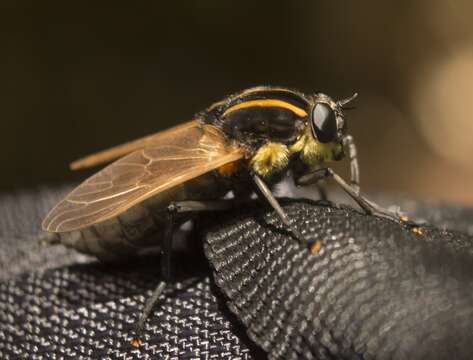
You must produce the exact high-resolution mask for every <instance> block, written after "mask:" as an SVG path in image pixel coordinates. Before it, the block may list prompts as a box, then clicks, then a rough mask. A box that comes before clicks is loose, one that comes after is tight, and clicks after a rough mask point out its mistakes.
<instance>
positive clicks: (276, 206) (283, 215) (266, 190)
mask: <svg viewBox="0 0 473 360" xmlns="http://www.w3.org/2000/svg"><path fill="white" fill-rule="evenodd" d="M252 177H253V181H254V182H255V184H256V186H257V187H258V189H259V190H260V193H261V194H262V195H263V196H264V197H265V199H266V200H267V201H268V202H269V204H270V205H271V207H272V208H273V209H274V210H275V211H276V213H277V214H278V216H279V218H280V219H281V221H282V223H283V224H284V225H285V226H286V227H287V228H289V230H291V232H292V233H293V234H294V235H295V237H296V238H297V239H298V240H300V241H301V242H304V237H303V236H302V234H301V233H300V232H299V231H298V230H297V229H296V228H294V227H293V226H292V225H291V222H290V220H289V217H288V216H287V214H286V213H285V212H284V210H283V209H282V207H281V205H279V202H278V201H277V200H276V198H275V197H274V195H273V193H272V192H271V190H270V189H269V187H268V186H267V185H266V184H265V183H264V181H263V179H261V178H260V177H259V176H258V175H256V174H253V175H252Z"/></svg>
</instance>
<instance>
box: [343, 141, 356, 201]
mask: <svg viewBox="0 0 473 360" xmlns="http://www.w3.org/2000/svg"><path fill="white" fill-rule="evenodd" d="M343 148H344V149H345V151H346V152H347V153H348V159H349V160H350V185H351V187H352V188H353V190H355V191H356V192H357V193H359V192H360V168H359V166H358V152H357V151H356V145H355V141H354V140H353V136H351V135H346V136H345V137H344V138H343Z"/></svg>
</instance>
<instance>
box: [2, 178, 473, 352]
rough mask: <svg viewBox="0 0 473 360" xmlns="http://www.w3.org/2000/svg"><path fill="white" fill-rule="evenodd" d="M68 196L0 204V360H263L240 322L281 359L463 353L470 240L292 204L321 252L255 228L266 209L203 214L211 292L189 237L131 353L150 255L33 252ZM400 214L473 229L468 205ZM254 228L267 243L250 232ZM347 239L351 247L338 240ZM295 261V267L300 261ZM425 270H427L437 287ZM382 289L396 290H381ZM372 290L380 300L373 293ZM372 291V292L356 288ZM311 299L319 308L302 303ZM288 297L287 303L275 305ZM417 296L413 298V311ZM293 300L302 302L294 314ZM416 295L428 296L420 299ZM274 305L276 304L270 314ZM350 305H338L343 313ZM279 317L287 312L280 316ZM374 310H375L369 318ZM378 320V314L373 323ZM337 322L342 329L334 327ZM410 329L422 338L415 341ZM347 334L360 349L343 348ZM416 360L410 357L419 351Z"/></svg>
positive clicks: (38, 195) (6, 198)
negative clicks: (114, 260) (49, 217)
mask: <svg viewBox="0 0 473 360" xmlns="http://www.w3.org/2000/svg"><path fill="white" fill-rule="evenodd" d="M67 190H69V187H61V188H58V189H50V188H42V189H40V190H38V191H23V192H18V193H13V194H4V195H2V196H0V359H49V358H50V359H61V358H63V359H160V358H169V359H185V358H192V359H201V358H202V359H210V358H218V359H221V358H223V359H225V358H227V359H238V358H241V359H255V358H265V355H264V352H263V351H262V350H261V349H260V347H259V346H256V345H255V343H254V342H253V341H251V340H250V339H249V338H248V337H247V335H246V328H245V327H244V326H243V325H242V323H241V322H240V320H242V321H243V323H245V324H246V325H247V326H248V327H249V329H250V334H251V337H252V338H254V339H255V340H256V343H257V344H259V345H260V346H262V347H264V348H265V349H266V350H267V351H269V352H270V354H271V355H272V356H273V357H278V355H281V358H291V357H292V358H294V357H298V356H299V355H304V356H306V357H307V358H311V357H314V354H315V356H319V358H338V357H341V355H342V354H343V356H345V358H350V357H351V358H357V357H358V358H359V357H361V354H363V355H364V356H365V358H380V359H383V358H388V357H387V356H385V354H390V355H391V354H392V353H390V352H388V351H387V352H384V353H382V352H379V350H380V349H384V348H385V347H382V346H380V345H376V344H378V343H379V342H380V341H381V340H382V341H383V344H388V345H390V346H394V345H393V344H395V345H398V344H401V345H402V346H400V345H399V346H400V349H401V351H400V352H399V353H398V357H397V358H402V355H405V354H406V351H407V350H406V349H412V348H413V345H412V344H413V343H415V342H416V341H418V343H419V344H421V345H422V346H421V347H419V348H420V349H426V346H427V345H428V346H432V349H434V350H440V349H441V346H443V345H445V349H448V353H449V354H450V355H451V354H453V351H457V352H459V351H463V350H465V348H466V345H465V339H467V335H468V332H469V334H471V333H472V332H471V328H470V325H469V323H470V322H471V321H468V322H466V321H465V319H467V318H468V317H469V316H470V312H469V309H470V304H471V302H470V295H469V294H470V293H471V291H470V290H469V289H470V288H469V287H470V283H469V279H470V272H471V270H469V269H470V268H471V266H470V263H469V262H470V257H471V250H470V248H471V246H470V237H469V236H467V235H464V234H460V233H451V232H441V231H437V230H431V232H429V233H428V234H429V235H428V236H427V237H426V239H425V240H422V239H419V238H418V237H416V236H412V235H409V236H408V237H407V235H406V234H405V232H404V230H402V229H399V228H398V226H397V225H393V224H390V223H388V222H386V221H385V220H380V219H373V218H371V217H366V216H363V215H359V214H358V213H355V212H353V211H351V210H346V209H338V210H337V209H330V208H326V207H320V206H316V207H314V206H313V205H312V204H307V203H300V204H298V205H294V206H293V205H291V206H290V212H291V214H292V216H293V218H294V216H295V215H297V216H296V217H295V218H296V219H297V222H298V224H299V227H300V228H301V230H302V231H303V232H305V233H307V234H312V235H310V236H311V237H312V236H313V235H314V234H317V235H318V236H319V237H320V240H321V241H322V251H321V253H320V254H319V255H315V256H307V249H306V248H301V247H300V245H299V244H297V243H295V242H294V240H293V239H292V238H290V237H284V236H282V235H281V234H280V233H279V232H278V231H276V230H273V229H272V228H268V226H267V225H266V223H273V224H277V223H278V222H277V220H276V219H275V218H274V215H272V213H271V212H268V213H269V215H266V217H265V216H263V215H261V214H260V213H259V212H260V211H261V212H265V211H268V210H267V209H260V210H258V211H257V216H256V220H251V214H252V211H255V210H254V209H253V210H252V209H245V211H243V210H240V211H239V214H229V215H225V216H223V215H222V216H212V217H211V218H212V219H215V220H217V222H218V225H216V224H215V222H214V223H213V224H209V225H208V228H207V229H213V230H211V232H210V233H209V235H208V237H207V240H206V241H207V243H208V245H207V246H208V249H207V253H208V256H209V259H210V260H211V264H212V265H214V266H216V270H214V271H215V278H216V280H217V282H218V284H219V285H220V286H221V287H222V289H223V292H222V291H221V290H220V288H219V287H217V286H216V285H214V284H215V280H214V278H213V277H212V276H211V273H212V269H211V267H210V266H209V262H208V261H207V259H206V258H205V257H204V252H203V251H202V241H200V240H199V239H191V241H190V243H191V244H192V246H191V249H189V250H185V249H184V250H183V251H182V252H180V253H178V254H176V255H175V258H174V259H175V266H176V268H177V269H176V270H177V282H176V283H175V284H174V285H172V286H169V287H168V288H167V289H166V291H165V294H164V296H163V299H162V302H161V304H160V305H158V306H157V307H156V308H155V309H154V312H153V314H152V316H151V317H150V319H149V321H148V322H147V324H146V327H145V331H144V334H143V338H142V340H143V344H142V346H141V347H140V348H139V349H136V348H133V347H131V346H130V344H129V341H130V340H131V338H132V336H133V335H134V334H133V325H134V322H135V321H136V318H137V316H138V314H139V311H140V310H141V308H142V307H143V305H144V301H145V300H146V299H147V298H148V297H149V295H150V293H151V291H152V289H154V287H155V286H156V285H157V283H158V281H159V279H160V274H159V258H158V257H153V256H151V257H143V258H139V259H135V260H133V261H129V262H128V263H126V264H125V263H123V264H100V263H98V262H97V261H96V260H95V259H93V258H90V257H87V256H84V255H80V254H78V253H77V252H75V251H73V250H68V249H65V248H63V247H50V248H44V247H41V246H40V245H39V244H38V243H37V241H35V238H36V237H37V234H38V231H39V224H40V222H41V219H42V218H43V216H44V215H45V213H46V212H47V210H49V209H50V208H51V206H53V205H54V203H55V202H56V201H57V200H58V199H59V198H61V197H62V195H63V194H64V193H65V192H66V191H67ZM402 205H403V207H404V208H406V209H407V210H408V211H409V212H411V213H415V214H417V215H418V216H421V217H423V218H426V219H427V220H429V221H433V222H434V223H435V224H437V225H438V226H439V227H440V228H443V227H447V228H455V229H457V230H458V231H461V232H463V233H465V234H466V233H468V232H470V233H471V232H472V229H471V222H470V219H471V218H472V217H471V215H473V212H472V211H471V210H469V209H460V208H456V207H448V208H444V207H432V206H419V205H418V204H417V203H415V202H405V203H403V204H402ZM248 217H249V218H248ZM304 220H307V222H304ZM255 221H256V222H255ZM263 233H264V234H265V236H263V237H259V236H258V234H263ZM332 237H334V238H332ZM350 238H353V239H354V241H355V243H350V241H349V239H350ZM199 241H200V242H199ZM439 242H445V244H443V243H442V244H440V245H439ZM369 244H373V247H369V246H368V245H369ZM411 244H413V245H411ZM355 245H359V246H360V249H361V250H358V253H356V252H355V255H356V256H352V257H351V256H348V255H347V253H346V252H347V251H352V252H353V251H354V250H353V247H354V246H355ZM375 245H376V246H375ZM367 254H370V257H369V259H370V261H371V262H369V263H368V262H367V261H366V259H365V260H364V262H363V263H362V264H361V263H360V265H362V266H361V267H360V268H359V269H358V268H356V266H358V265H356V264H358V262H360V261H361V260H362V259H364V257H366V256H367ZM429 254H438V256H436V257H435V256H433V255H429ZM444 254H447V255H444ZM292 255H294V256H295V257H294V258H293V257H291V256H292ZM296 255H297V256H296ZM357 256H358V257H357ZM304 258H306V259H307V260H306V262H307V263H304V264H302V263H301V261H302V262H304V261H303V260H304ZM255 259H258V261H255ZM429 261H430V262H429ZM317 264H318V265H317ZM366 264H369V266H367V265H366ZM454 264H457V265H455V266H454ZM388 265H389V266H388ZM268 266H272V267H275V268H277V269H280V270H281V273H280V275H278V276H276V277H274V276H273V275H271V272H269V271H268ZM299 266H301V267H300V269H299V271H295V269H296V268H298V267H299ZM340 269H346V271H341V270H340ZM375 269H377V271H376V274H375V275H376V276H374V275H373V272H374V271H375ZM390 269H394V270H390ZM439 269H441V271H440V270H439ZM378 270H379V271H378ZM363 271H364V272H366V274H367V275H366V279H365V280H363V281H361V280H360V281H354V279H357V278H356V276H355V275H354V274H359V273H362V272H363ZM390 271H392V273H391V272H390ZM230 272H231V273H235V274H236V275H235V276H237V275H238V274H239V273H240V272H241V274H240V275H238V276H237V279H244V278H247V279H249V281H250V282H252V281H255V282H254V284H255V285H256V284H257V285H258V286H256V287H251V288H248V287H241V288H240V287H239V286H240V280H235V279H236V278H232V277H231V276H230V275H229V274H230ZM404 272H405V273H406V274H403V273H404ZM432 273H434V274H437V273H438V274H437V275H438V276H437V278H435V277H434V278H433V277H432ZM273 274H274V272H273ZM402 274H403V275H402ZM256 275H259V276H260V277H261V278H260V279H262V280H261V281H263V280H264V279H266V280H267V279H269V278H270V277H272V279H273V281H274V289H280V288H281V287H282V286H283V287H284V289H285V291H283V292H282V293H281V294H280V295H279V293H278V294H276V293H274V291H275V290H273V288H272V287H268V286H267V283H266V282H264V281H263V282H262V283H257V282H256V279H257V277H256ZM291 275H292V277H291ZM317 276H318V277H317ZM299 278H300V280H301V281H302V280H303V279H305V280H306V281H309V282H310V281H315V283H314V286H316V287H314V288H306V287H305V286H304V284H303V283H301V284H299V283H298V282H296V281H295V280H296V279H299ZM291 279H292V280H291ZM314 279H315V280H314ZM402 279H404V280H403V281H401V280H402ZM435 279H437V280H435ZM445 279H448V281H447V280H445ZM420 280H422V281H420ZM416 281H419V282H418V284H419V285H422V287H419V288H418V289H417V291H415V288H413V287H412V286H413V284H417V282H416ZM347 284H348V285H347ZM349 284H353V287H356V286H355V285H358V286H360V288H359V290H358V292H359V294H358V297H360V296H361V297H362V296H363V295H366V294H371V296H372V297H373V298H374V299H376V298H377V297H378V296H379V301H380V302H381V301H384V302H389V301H391V302H392V304H393V306H392V307H382V306H381V305H380V306H379V307H377V306H374V305H373V300H372V299H371V298H368V299H367V300H366V304H365V303H363V302H362V301H361V300H360V299H358V298H357V296H356V295H354V293H353V291H352V290H350V289H352V287H350V286H349ZM363 284H364V286H365V287H363V286H361V285H363ZM393 284H396V285H395V286H397V287H396V288H395V289H397V290H398V291H393V286H394V285H393ZM424 285H425V286H424ZM380 286H381V288H382V289H387V290H386V292H382V291H380V290H379V287H380ZM383 286H384V288H383ZM370 287H373V289H372V290H371V291H369V292H367V291H364V289H366V288H370ZM249 289H251V290H255V291H256V292H255V294H256V295H255V296H256V297H255V298H254V299H255V301H254V302H253V303H250V302H248V299H249V297H250V296H251V293H250V292H249V291H248V290H249ZM389 289H391V290H389ZM317 291H319V292H320V299H319V298H318V297H316V296H312V295H314V294H315V293H317ZM263 293H264V294H267V295H268V296H269V297H268V298H267V300H266V301H265V302H261V301H259V300H257V299H258V298H259V295H260V294H263ZM290 293H293V294H295V297H294V298H295V299H296V300H293V302H285V301H286V300H287V297H286V294H290ZM224 294H225V295H224ZM340 294H344V296H341V295H340ZM422 294H424V297H422ZM446 294H448V296H447V295H446ZM352 295H353V296H352ZM427 295H428V296H427ZM227 296H229V297H227ZM235 296H236V297H235ZM419 298H420V299H424V300H425V301H424V300H422V301H420V300H417V303H416V302H415V301H414V300H416V299H419ZM298 299H299V300H298ZM301 299H304V301H306V303H304V306H302V307H301V305H300V304H301ZM340 299H344V300H343V301H342V302H340ZM428 299H433V300H432V302H431V303H429V302H428V301H427V300H428ZM322 300H323V301H322ZM401 300H402V301H403V302H405V304H406V310H405V311H404V312H403V311H401V310H402V309H401V310H399V307H396V306H399V305H400V303H401ZM294 301H295V302H294ZM282 302H284V303H285V308H281V306H280V303H282ZM352 302H353V305H351V306H349V307H345V308H344V307H343V306H342V305H343V304H350V303H352ZM384 302H383V304H384ZM310 303H313V305H310ZM422 303H425V304H431V305H432V306H430V307H427V306H426V307H425V309H422V308H421V307H420V306H419V305H418V304H422ZM252 304H254V307H253V305H252ZM416 304H417V305H416ZM228 305H230V306H228ZM433 305H435V306H433ZM416 306H417V307H416ZM273 307H274V309H273V310H271V309H272V308H273ZM229 308H231V309H232V310H233V311H235V313H236V314H237V315H238V316H235V315H234V314H233V313H232V312H230V311H229V310H228V309H229ZM309 308H310V309H311V310H310V311H309V310H307V309H309ZM291 309H296V311H295V312H294V313H293V314H290V313H289V310H291ZM343 309H345V312H344V311H342V310H343ZM347 309H349V310H347ZM375 310H376V311H375ZM414 310H419V314H418V316H417V317H416V319H417V326H415V324H414V323H412V322H409V321H408V318H407V315H406V314H410V315H413V314H415V311H414ZM421 310H422V311H421ZM300 311H302V313H304V314H309V315H310V316H312V317H310V318H309V320H307V321H305V322H302V324H305V326H306V330H305V331H301V329H300V326H301V325H300V324H299V323H298V321H297V319H298V316H300V314H299V313H300ZM308 311H309V312H308ZM347 311H349V315H350V316H348V317H347V315H346V314H347ZM373 311H374V314H375V315H372V316H370V314H371V312H373ZM383 311H384V316H381V315H379V314H380V313H382V312H383ZM268 314H272V315H271V316H269V315H268ZM447 315H448V316H447ZM258 319H261V322H259V320H258ZM340 319H344V320H343V321H342V323H343V324H345V326H341V325H340V324H341V322H340ZM406 319H407V320H406ZM468 320H471V319H468ZM266 321H267V322H266ZM409 326H410V327H409ZM419 328H421V329H431V328H432V329H434V330H435V329H444V330H445V332H435V331H433V330H432V331H430V332H429V331H427V330H423V331H418V329H419ZM288 333H290V334H292V335H291V336H287V334H288ZM431 333H432V334H435V336H437V338H436V339H437V341H438V343H437V344H434V343H432V341H431V338H429V336H428V335H429V334H431ZM445 333H447V334H450V335H449V336H448V337H447V336H446V335H445ZM300 334H302V335H303V336H299V335H300ZM307 334H309V335H307ZM357 334H358V335H357ZM416 334H417V335H416ZM421 334H422V335H423V336H424V337H422V338H420V340H419V336H418V335H421ZM306 335H307V336H306ZM361 335H363V336H361ZM388 335H391V336H392V338H393V339H394V340H390V338H391V337H390V336H388ZM356 336H358V338H357V339H358V340H357V341H353V339H354V338H355V337H356ZM446 340H448V341H446ZM396 341H397V343H396ZM373 344H375V345H373ZM423 344H425V346H424V345H423ZM388 348H389V347H388ZM340 349H342V350H340ZM427 350H428V349H427ZM427 350H426V351H427ZM376 351H378V352H376ZM422 351H423V350H422ZM426 353H427V352H426ZM414 354H421V350H418V351H417V352H416V353H414ZM445 354H446V352H445V351H443V352H442V351H439V352H438V353H433V354H431V355H432V356H431V358H445V357H441V355H442V356H443V355H445ZM459 354H460V353H459ZM460 355H461V354H460ZM301 357H302V356H301ZM407 358H410V359H414V358H415V357H412V356H411V357H407ZM449 358H450V357H449ZM459 358H460V357H459Z"/></svg>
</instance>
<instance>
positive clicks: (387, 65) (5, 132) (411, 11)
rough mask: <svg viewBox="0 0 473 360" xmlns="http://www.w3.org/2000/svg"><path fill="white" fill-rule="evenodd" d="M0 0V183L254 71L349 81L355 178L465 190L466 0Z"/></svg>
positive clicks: (23, 182) (440, 191)
mask: <svg viewBox="0 0 473 360" xmlns="http://www.w3.org/2000/svg"><path fill="white" fill-rule="evenodd" d="M100 4H102V5H98V2H95V1H94V2H92V1H91V2H87V1H82V2H70V1H57V2H49V1H14V0H11V1H10V0H4V1H2V2H1V4H0V20H1V21H0V29H1V32H0V44H1V46H0V53H1V56H0V62H1V64H0V134H1V139H0V144H1V145H0V164H1V169H2V170H1V174H2V176H1V178H0V189H3V190H7V189H12V188H19V187H31V186H34V185H38V184H44V183H51V182H61V181H64V180H70V179H73V178H81V177H83V176H84V173H82V174H76V175H73V174H70V173H69V171H68V170H67V163H68V162H69V161H70V160H72V159H75V158H77V157H80V156H82V155H85V154H88V153H90V152H94V151H97V150H100V149H102V148H105V147H109V146H111V145H114V144H117V143H121V142H124V141H126V140H130V139H133V138H135V137H139V136H142V135H145V134H148V133H151V132H155V131H157V130H160V129H164V128H166V127H168V126H171V125H173V124H176V123H178V122H182V121H185V120H187V119H190V118H191V117H192V115H193V113H195V112H196V111H199V110H201V109H203V108H205V107H206V106H207V105H209V104H210V103H212V102H213V101H216V100H219V99H220V98H222V97H223V96H224V95H226V94H228V93H232V92H235V91H237V90H240V89H243V88H245V87H249V86H253V85H258V84H272V85H285V86H291V87H295V88H298V89H301V90H303V91H307V92H310V91H316V90H317V91H324V92H326V93H328V94H330V95H332V96H334V97H343V96H348V95H350V94H351V93H352V92H353V91H355V90H356V91H358V92H359V93H360V97H359V100H358V101H357V109H356V110H353V111H351V112H350V113H349V121H350V128H351V132H352V133H353V135H354V136H355V138H356V139H357V141H358V146H359V152H360V158H361V159H360V160H361V167H362V184H363V187H364V189H365V190H368V191H395V192H405V193H408V194H410V195H412V196H415V197H418V198H427V199H447V200H451V201H457V202H470V203H471V202H473V190H472V189H471V186H470V183H471V181H470V178H471V177H472V175H473V164H472V161H471V156H472V154H473V139H472V134H473V117H472V113H473V98H472V93H473V92H472V90H473V47H472V44H473V42H472V40H473V39H472V36H473V25H471V24H470V20H469V15H470V14H471V13H472V11H473V5H470V4H471V2H469V1H466V0H460V1H455V2H453V1H430V0H418V1H396V2H381V1H365V2H360V1H341V0H339V1H330V2H329V1H302V0H300V1H281V2H278V1H271V2H264V1H248V2H245V1H221V0H200V1H180V2H178V1H175V2H167V3H165V2H160V1H150V2H143V1H137V2H126V3H125V2H123V3H122V2H119V1H114V2H109V3H106V2H100Z"/></svg>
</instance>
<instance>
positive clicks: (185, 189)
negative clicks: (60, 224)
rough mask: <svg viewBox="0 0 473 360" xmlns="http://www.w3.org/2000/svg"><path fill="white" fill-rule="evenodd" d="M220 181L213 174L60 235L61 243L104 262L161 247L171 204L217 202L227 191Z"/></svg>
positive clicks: (167, 224)
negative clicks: (111, 216)
mask: <svg viewBox="0 0 473 360" xmlns="http://www.w3.org/2000/svg"><path fill="white" fill-rule="evenodd" d="M217 182H218V179H217V178H216V177H215V176H213V175H211V174H205V175H202V176H200V177H198V178H195V179H193V180H191V181H188V182H186V183H184V184H181V185H179V186H176V187H174V188H171V189H169V190H167V191H164V192H162V193H160V194H158V195H156V196H154V197H152V198H149V199H147V200H146V201H144V202H142V203H140V204H138V205H135V206H133V207H132V208H130V209H128V210H127V211H125V212H124V213H122V214H120V215H119V216H117V217H114V218H112V219H109V220H106V221H103V222H100V223H97V224H94V225H92V226H89V227H86V228H84V229H80V230H76V231H71V232H64V233H58V234H57V235H58V236H59V242H60V243H61V244H62V245H65V246H67V247H71V248H74V249H75V250H77V251H80V252H82V253H85V254H89V255H94V256H97V257H98V258H99V259H101V260H105V261H110V260H116V259H120V258H124V257H129V256H132V255H134V254H139V253H140V252H142V251H143V250H144V249H149V248H153V247H158V246H159V245H160V243H161V240H162V238H163V236H164V233H165V229H166V226H169V223H168V219H167V216H166V215H167V213H166V211H167V207H168V205H169V204H170V203H171V202H175V201H181V200H203V199H206V200H212V199H217V198H219V197H221V196H222V195H224V193H225V191H226V189H225V187H224V186H222V185H221V184H217ZM216 189H219V190H217V191H216Z"/></svg>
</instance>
